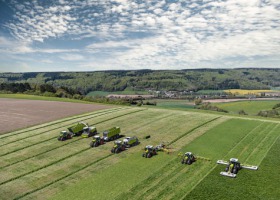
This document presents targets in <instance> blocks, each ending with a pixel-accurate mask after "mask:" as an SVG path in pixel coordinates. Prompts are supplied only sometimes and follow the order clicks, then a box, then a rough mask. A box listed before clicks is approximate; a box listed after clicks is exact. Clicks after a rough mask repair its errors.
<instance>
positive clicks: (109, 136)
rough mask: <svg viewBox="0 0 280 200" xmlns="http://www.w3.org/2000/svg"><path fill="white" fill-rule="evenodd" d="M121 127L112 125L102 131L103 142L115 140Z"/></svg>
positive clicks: (118, 136)
mask: <svg viewBox="0 0 280 200" xmlns="http://www.w3.org/2000/svg"><path fill="white" fill-rule="evenodd" d="M120 133H121V129H120V127H117V126H116V127H113V128H110V129H108V130H106V131H104V132H103V139H104V141H105V142H109V141H112V140H116V139H118V138H120Z"/></svg>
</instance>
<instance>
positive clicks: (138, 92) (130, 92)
mask: <svg viewBox="0 0 280 200" xmlns="http://www.w3.org/2000/svg"><path fill="white" fill-rule="evenodd" d="M109 94H123V95H135V94H139V95H140V94H142V95H146V94H149V92H148V91H134V90H124V91H115V92H105V91H94V92H90V93H88V94H87V96H107V95H109Z"/></svg>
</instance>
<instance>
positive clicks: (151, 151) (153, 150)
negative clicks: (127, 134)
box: [142, 145, 157, 158]
mask: <svg viewBox="0 0 280 200" xmlns="http://www.w3.org/2000/svg"><path fill="white" fill-rule="evenodd" d="M144 150H145V151H144V153H143V154H142V156H143V157H144V158H151V157H152V156H154V155H157V150H156V148H154V147H153V146H152V145H148V146H146V147H145V149H144Z"/></svg>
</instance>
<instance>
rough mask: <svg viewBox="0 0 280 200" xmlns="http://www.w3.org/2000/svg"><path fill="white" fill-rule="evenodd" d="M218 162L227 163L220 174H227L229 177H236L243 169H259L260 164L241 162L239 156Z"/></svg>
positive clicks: (218, 162)
mask: <svg viewBox="0 0 280 200" xmlns="http://www.w3.org/2000/svg"><path fill="white" fill-rule="evenodd" d="M217 164H222V165H226V168H225V171H224V172H221V173H220V174H221V175H222V176H227V177H231V178H235V177H236V174H237V173H238V171H239V170H241V169H250V170H258V166H254V165H245V164H240V162H238V159H237V158H231V159H230V160H229V162H227V161H224V160H218V161H217Z"/></svg>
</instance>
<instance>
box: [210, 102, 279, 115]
mask: <svg viewBox="0 0 280 200" xmlns="http://www.w3.org/2000/svg"><path fill="white" fill-rule="evenodd" d="M277 103H279V101H277V100H264V101H236V102H229V103H213V104H214V105H216V106H218V107H219V108H222V109H225V110H227V111H229V112H230V113H232V114H238V111H240V110H244V111H245V112H246V113H247V114H248V115H257V114H258V112H260V111H261V110H271V109H272V108H273V106H274V105H276V104H277Z"/></svg>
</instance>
